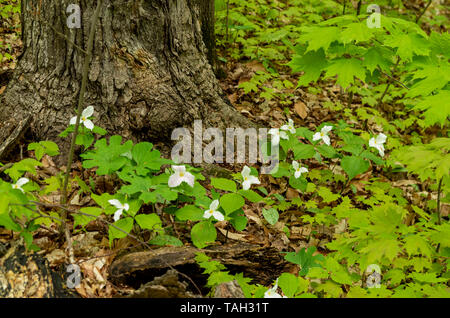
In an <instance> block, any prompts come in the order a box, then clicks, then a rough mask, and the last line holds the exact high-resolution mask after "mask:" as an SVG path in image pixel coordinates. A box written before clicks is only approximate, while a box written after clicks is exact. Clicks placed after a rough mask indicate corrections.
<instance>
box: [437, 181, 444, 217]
mask: <svg viewBox="0 0 450 318" xmlns="http://www.w3.org/2000/svg"><path fill="white" fill-rule="evenodd" d="M442 178H443V177H441V179H440V180H439V184H438V190H437V191H438V193H437V207H436V212H437V217H438V224H439V225H441V186H442Z"/></svg>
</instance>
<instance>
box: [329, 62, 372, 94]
mask: <svg viewBox="0 0 450 318" xmlns="http://www.w3.org/2000/svg"><path fill="white" fill-rule="evenodd" d="M326 71H327V72H326V74H325V78H327V77H332V76H335V75H337V76H338V78H337V81H336V83H337V84H339V85H341V86H342V87H343V88H344V89H345V88H347V87H348V86H349V85H350V84H352V83H353V82H354V78H355V77H357V78H359V79H360V80H361V81H363V82H364V80H365V79H366V69H365V68H364V67H363V65H362V62H361V61H360V60H358V59H354V58H350V59H345V58H344V59H336V60H333V62H332V63H331V65H330V66H328V67H327V68H326Z"/></svg>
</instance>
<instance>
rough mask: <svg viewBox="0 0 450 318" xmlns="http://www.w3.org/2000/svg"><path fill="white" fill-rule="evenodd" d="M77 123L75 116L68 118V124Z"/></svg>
mask: <svg viewBox="0 0 450 318" xmlns="http://www.w3.org/2000/svg"><path fill="white" fill-rule="evenodd" d="M76 123H77V116H75V117H72V118H70V124H71V125H75V124H76Z"/></svg>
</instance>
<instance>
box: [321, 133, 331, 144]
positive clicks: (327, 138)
mask: <svg viewBox="0 0 450 318" xmlns="http://www.w3.org/2000/svg"><path fill="white" fill-rule="evenodd" d="M322 140H323V142H324V143H325V144H326V145H327V146H329V145H330V137H328V136H327V135H324V136H323V137H322Z"/></svg>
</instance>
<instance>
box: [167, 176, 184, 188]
mask: <svg viewBox="0 0 450 318" xmlns="http://www.w3.org/2000/svg"><path fill="white" fill-rule="evenodd" d="M181 182H183V178H181V177H180V175H179V174H178V173H174V174H173V175H171V176H170V177H169V182H168V185H169V187H170V188H176V187H178V186H179V185H180V184H181Z"/></svg>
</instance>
